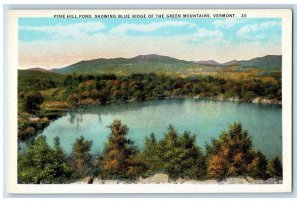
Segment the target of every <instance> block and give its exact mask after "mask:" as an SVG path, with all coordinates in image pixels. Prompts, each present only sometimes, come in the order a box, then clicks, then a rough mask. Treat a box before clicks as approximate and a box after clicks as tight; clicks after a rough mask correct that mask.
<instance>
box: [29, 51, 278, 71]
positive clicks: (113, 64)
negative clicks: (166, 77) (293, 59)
mask: <svg viewBox="0 0 300 202" xmlns="http://www.w3.org/2000/svg"><path fill="white" fill-rule="evenodd" d="M281 60H282V59H281V55H267V56H264V57H256V58H253V59H250V60H240V61H238V60H232V61H230V62H226V63H218V62H216V61H214V60H203V61H198V62H194V61H185V60H179V59H176V58H172V57H168V56H162V55H156V54H149V55H138V56H136V57H133V58H110V59H107V58H99V59H94V60H87V61H80V62H78V63H75V64H72V65H69V66H66V67H63V68H54V69H51V70H46V69H43V68H40V67H36V68H32V69H30V70H31V71H39V72H54V73H60V74H72V73H77V74H111V73H114V74H118V75H124V74H131V73H163V74H181V75H185V74H194V73H199V72H215V71H219V70H222V69H223V68H224V67H225V68H226V67H228V66H236V67H235V69H236V70H237V71H239V70H243V69H244V68H248V69H249V68H254V67H255V68H259V69H262V70H268V71H269V70H271V71H272V70H275V71H277V70H280V69H281V63H282V61H281Z"/></svg>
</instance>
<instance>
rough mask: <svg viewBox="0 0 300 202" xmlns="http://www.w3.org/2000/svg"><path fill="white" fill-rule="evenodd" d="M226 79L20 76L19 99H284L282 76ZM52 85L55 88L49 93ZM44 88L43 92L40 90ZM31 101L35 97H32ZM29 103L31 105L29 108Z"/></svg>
mask: <svg viewBox="0 0 300 202" xmlns="http://www.w3.org/2000/svg"><path fill="white" fill-rule="evenodd" d="M274 79H275V80H274V81H273V80H272V81H263V80H260V79H249V80H239V79H224V78H220V77H212V76H194V77H187V78H182V77H171V76H166V75H157V74H154V73H150V74H132V75H129V76H116V75H113V74H112V75H76V74H73V75H67V76H65V77H58V78H57V79H55V78H51V77H50V78H49V79H39V78H27V77H21V76H20V77H19V98H20V99H19V101H20V102H21V103H23V104H24V107H25V111H26V110H31V109H32V106H27V105H26V103H28V101H27V100H28V99H31V98H32V94H30V93H33V92H35V94H36V96H35V97H36V100H37V102H39V101H40V100H45V101H67V102H69V103H71V104H78V103H85V102H89V101H90V102H91V101H94V102H99V103H107V102H117V101H127V100H137V101H143V100H145V99H146V98H164V97H181V96H199V97H204V98H207V97H214V96H219V95H222V96H223V97H224V98H225V99H226V98H232V97H236V98H239V99H240V100H241V101H252V100H253V99H254V98H256V97H263V98H267V99H274V100H277V101H280V100H281V79H278V78H274ZM49 89H56V90H54V91H53V92H52V93H49V92H48V93H47V90H49ZM41 91H45V92H44V95H42V94H40V93H38V92H41ZM31 101H32V100H31ZM28 107H29V108H28Z"/></svg>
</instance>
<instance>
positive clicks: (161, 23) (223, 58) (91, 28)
mask: <svg viewBox="0 0 300 202" xmlns="http://www.w3.org/2000/svg"><path fill="white" fill-rule="evenodd" d="M18 28H19V29H18V37H19V43H18V46H19V47H18V48H19V50H18V51H19V61H18V62H19V69H27V68H34V67H42V68H45V69H52V68H61V67H65V66H68V65H70V64H73V63H77V62H79V61H82V60H91V59H96V58H116V57H124V58H131V57H135V56H137V55H146V54H159V55H165V56H170V57H174V58H177V59H182V60H188V61H201V60H215V61H217V62H221V63H223V62H228V61H231V60H247V59H251V58H254V57H261V56H265V55H281V54H282V53H281V43H282V42H281V35H282V30H281V19H280V18H226V19H225V18H224V19H222V18H192V19H178V18H173V19H172V18H169V19H158V18H154V19H149V18H148V19H113V18H111V19H94V18H93V19H79V18H77V19H56V18H19V21H18Z"/></svg>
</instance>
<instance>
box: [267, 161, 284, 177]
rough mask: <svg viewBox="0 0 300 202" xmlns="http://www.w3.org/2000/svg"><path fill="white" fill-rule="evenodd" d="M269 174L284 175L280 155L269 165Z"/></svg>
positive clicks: (272, 175)
mask: <svg viewBox="0 0 300 202" xmlns="http://www.w3.org/2000/svg"><path fill="white" fill-rule="evenodd" d="M267 174H268V175H269V176H270V177H282V165H281V161H280V159H279V158H278V157H275V158H274V159H272V160H271V161H270V162H269V164H268V166H267Z"/></svg>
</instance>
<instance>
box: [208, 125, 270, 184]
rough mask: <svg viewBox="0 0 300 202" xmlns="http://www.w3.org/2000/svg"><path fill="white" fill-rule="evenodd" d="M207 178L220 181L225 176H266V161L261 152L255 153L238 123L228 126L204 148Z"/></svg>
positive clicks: (249, 139)
mask: <svg viewBox="0 0 300 202" xmlns="http://www.w3.org/2000/svg"><path fill="white" fill-rule="evenodd" d="M206 150H207V162H208V170H207V172H208V173H207V174H208V176H209V177H213V178H219V179H222V178H224V177H227V176H238V175H245V174H249V175H251V176H253V177H260V178H264V177H265V176H266V173H265V172H266V164H267V161H266V159H265V157H264V156H263V154H262V153H261V152H256V151H255V150H254V148H253V145H252V140H251V137H250V136H249V135H248V131H247V130H244V129H243V128H242V125H241V124H240V123H233V124H231V125H229V131H228V132H223V133H222V134H221V135H220V137H219V138H218V139H215V140H212V144H211V145H207V146H206Z"/></svg>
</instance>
